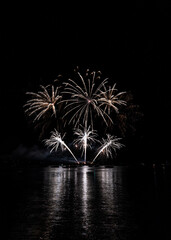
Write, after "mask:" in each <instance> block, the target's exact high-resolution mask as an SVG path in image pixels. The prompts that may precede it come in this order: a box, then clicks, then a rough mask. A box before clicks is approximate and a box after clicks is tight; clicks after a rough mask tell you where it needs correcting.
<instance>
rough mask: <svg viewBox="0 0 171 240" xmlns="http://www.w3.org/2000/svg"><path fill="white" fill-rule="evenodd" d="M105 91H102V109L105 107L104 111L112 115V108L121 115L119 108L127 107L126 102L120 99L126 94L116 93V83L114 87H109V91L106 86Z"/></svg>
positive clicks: (100, 100) (100, 98)
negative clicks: (121, 106)
mask: <svg viewBox="0 0 171 240" xmlns="http://www.w3.org/2000/svg"><path fill="white" fill-rule="evenodd" d="M103 87H104V90H103V91H102V90H101V91H100V96H99V102H100V107H104V111H105V112H106V111H107V113H108V114H110V111H111V108H112V109H114V110H115V112H116V113H119V109H118V106H120V105H126V101H124V100H122V99H120V97H121V96H122V95H123V94H125V93H126V92H119V93H116V92H117V91H118V90H117V89H116V83H115V84H114V85H113V87H111V86H109V87H108V89H107V88H106V86H105V85H104V86H103Z"/></svg>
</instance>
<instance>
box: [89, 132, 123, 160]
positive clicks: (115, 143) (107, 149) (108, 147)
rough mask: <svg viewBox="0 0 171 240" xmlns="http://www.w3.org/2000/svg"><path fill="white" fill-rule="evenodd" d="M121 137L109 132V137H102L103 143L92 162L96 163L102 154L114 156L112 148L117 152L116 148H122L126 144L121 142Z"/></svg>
mask: <svg viewBox="0 0 171 240" xmlns="http://www.w3.org/2000/svg"><path fill="white" fill-rule="evenodd" d="M119 140H121V138H117V137H114V136H111V135H110V134H107V139H104V138H102V145H101V146H100V147H99V149H98V153H97V155H96V156H95V157H94V159H93V161H92V162H91V164H93V163H94V161H95V160H96V158H97V157H98V156H99V155H100V154H101V153H103V154H105V155H106V157H107V158H108V157H112V150H114V151H115V152H116V149H120V148H121V147H123V146H124V145H123V144H121V143H120V142H119Z"/></svg>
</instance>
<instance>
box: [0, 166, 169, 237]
mask: <svg viewBox="0 0 171 240" xmlns="http://www.w3.org/2000/svg"><path fill="white" fill-rule="evenodd" d="M155 174H156V173H155V172H153V171H150V172H146V171H144V170H143V171H142V169H138V170H136V171H135V169H128V168H127V167H114V168H105V167H98V168H93V167H88V166H83V167H78V168H62V167H58V168H53V167H47V168H43V169H30V170H28V171H27V172H25V173H23V174H21V175H20V177H16V179H17V180H16V181H14V183H12V184H14V185H15V189H13V191H15V193H16V196H15V197H13V199H14V204H15V208H12V207H11V211H10V219H8V220H6V221H7V223H8V221H9V223H10V224H9V225H10V228H9V229H8V233H9V234H7V235H8V236H9V238H8V239H13V240H15V239H17V240H18V239H23V240H24V239H27V240H29V239H30V240H32V239H44V240H51V239H116V240H118V239H131V240H132V239H150V238H151V237H152V236H154V234H156V236H157V234H159V233H163V232H162V231H163V226H161V222H160V221H156V222H155V219H156V217H157V219H158V218H160V217H161V216H158V215H157V213H156V212H155V208H156V206H157V207H158V210H160V213H161V212H162V211H161V206H159V202H155V201H159V199H156V191H158V190H159V189H158V190H156V184H157V183H156V179H155V178H156V175H155ZM153 176H154V177H153ZM18 178H19V179H18ZM20 178H21V179H20ZM154 179H155V180H154ZM14 180H15V179H14ZM21 180H22V181H21ZM165 181H166V179H165ZM157 186H159V185H157ZM21 189H22V191H21ZM158 194H159V192H158ZM7 196H8V195H7ZM11 199H12V198H11ZM160 200H161V199H160ZM160 204H162V200H161V202H160ZM1 206H2V205H1ZM7 207H8V205H7V206H6V208H7ZM5 213H6V214H7V218H8V215H9V213H8V211H7V212H5ZM156 227H158V228H159V232H157V231H158V230H157V231H156ZM6 239H7V238H6ZM4 240H5V238H4Z"/></svg>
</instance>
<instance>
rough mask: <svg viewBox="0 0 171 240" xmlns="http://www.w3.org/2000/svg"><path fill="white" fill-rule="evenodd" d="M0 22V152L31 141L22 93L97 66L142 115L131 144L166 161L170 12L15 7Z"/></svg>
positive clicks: (170, 99)
mask: <svg viewBox="0 0 171 240" xmlns="http://www.w3.org/2000/svg"><path fill="white" fill-rule="evenodd" d="M82 8H84V6H82ZM1 23H2V28H1V40H2V41H1V60H2V62H3V63H2V64H1V66H2V71H1V88H0V97H1V104H0V106H1V125H0V126H1V129H0V130H1V139H2V144H1V146H2V148H1V153H7V152H10V151H12V150H13V149H15V148H16V147H17V146H18V145H19V144H20V143H26V142H29V141H32V142H34V141H33V139H32V132H31V127H29V126H28V123H27V121H26V118H25V116H24V111H23V104H24V103H25V101H26V97H25V92H26V91H28V90H29V91H32V90H35V89H37V88H38V86H39V84H46V83H51V82H52V81H53V80H54V79H55V78H56V77H57V75H58V74H65V73H67V74H68V73H70V72H72V71H73V69H74V68H75V67H76V66H77V65H78V66H80V68H82V69H86V68H91V69H92V70H94V69H95V70H101V71H102V72H103V73H104V75H105V76H107V77H110V79H112V81H113V82H116V83H117V84H118V85H119V86H120V90H124V91H128V90H130V91H131V92H132V93H133V95H134V101H135V103H137V104H139V105H140V107H141V109H142V111H143V113H144V119H143V121H142V123H141V124H140V125H141V126H140V128H141V129H139V133H138V134H139V135H138V136H136V139H135V140H134V141H135V142H136V148H137V147H138V148H137V149H138V151H141V153H143V154H144V157H146V156H147V152H148V151H149V150H150V155H148V156H152V157H154V158H155V157H156V156H158V155H159V156H160V157H161V158H163V159H165V161H166V159H167V160H169V159H168V158H167V156H168V153H169V152H170V151H169V148H170V145H169V141H168V140H167V137H168V139H169V137H170V134H169V130H170V120H171V114H170V108H171V95H170V90H171V89H170V88H171V87H170V85H169V82H170V79H171V71H170V66H171V65H170V62H171V60H170V56H171V12H170V11H169V9H167V8H165V9H161V8H155V9H153V10H147V8H143V7H141V4H140V6H137V8H135V10H132V11H129V12H127V11H126V9H124V10H122V9H120V10H118V11H117V10H115V11H114V10H113V9H111V8H110V6H109V7H108V8H106V9H103V11H98V9H96V11H94V10H93V9H91V8H90V9H89V10H87V11H86V12H83V11H82V10H80V11H76V10H75V11H74V12H73V11H70V10H69V9H67V10H66V8H65V7H63V8H57V9H56V11H54V12H53V13H52V12H50V11H44V12H43V11H35V12H34V11H27V12H26V11H24V10H23V11H19V10H18V11H17V12H15V11H11V12H10V11H7V12H6V13H5V14H4V16H3V20H2V22H1ZM134 141H133V143H134ZM133 148H134V147H133V146H132V151H133Z"/></svg>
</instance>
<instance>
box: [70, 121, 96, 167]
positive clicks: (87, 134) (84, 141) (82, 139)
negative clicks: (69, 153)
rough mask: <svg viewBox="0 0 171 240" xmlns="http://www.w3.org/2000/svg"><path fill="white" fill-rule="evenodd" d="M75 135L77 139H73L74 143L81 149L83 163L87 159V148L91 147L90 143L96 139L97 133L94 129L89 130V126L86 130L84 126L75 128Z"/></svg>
mask: <svg viewBox="0 0 171 240" xmlns="http://www.w3.org/2000/svg"><path fill="white" fill-rule="evenodd" d="M74 134H75V135H77V139H75V140H74V144H75V145H78V146H79V147H80V149H82V154H84V163H85V164H86V161H87V148H88V147H90V148H91V143H95V142H97V141H98V140H97V139H96V137H97V133H96V131H95V130H90V126H89V127H88V129H87V130H86V128H83V130H82V129H80V128H76V129H75V132H74Z"/></svg>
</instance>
